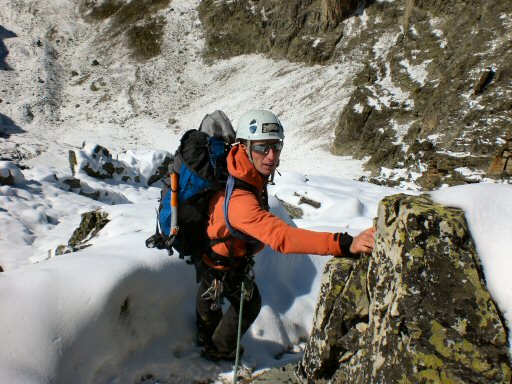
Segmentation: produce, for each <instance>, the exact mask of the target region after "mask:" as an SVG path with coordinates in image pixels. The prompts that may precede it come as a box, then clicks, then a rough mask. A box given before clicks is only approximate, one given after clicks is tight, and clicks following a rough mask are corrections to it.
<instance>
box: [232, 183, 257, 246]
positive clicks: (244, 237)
mask: <svg viewBox="0 0 512 384" xmlns="http://www.w3.org/2000/svg"><path fill="white" fill-rule="evenodd" d="M234 190H235V178H234V177H233V176H232V175H231V174H230V175H229V177H228V180H227V182H226V194H225V197H224V220H226V227H227V228H228V230H229V233H231V236H233V237H234V238H236V239H239V240H244V241H248V242H250V243H255V242H258V240H256V239H255V238H254V237H251V236H247V235H246V234H245V233H242V232H240V231H237V230H236V229H234V228H233V227H232V226H231V223H230V222H229V215H228V208H229V201H230V200H231V196H232V195H233V191H234Z"/></svg>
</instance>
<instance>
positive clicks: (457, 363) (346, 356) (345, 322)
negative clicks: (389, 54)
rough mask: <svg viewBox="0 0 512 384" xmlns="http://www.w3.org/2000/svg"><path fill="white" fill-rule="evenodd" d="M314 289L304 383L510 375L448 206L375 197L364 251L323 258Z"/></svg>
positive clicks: (500, 332)
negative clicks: (373, 227)
mask: <svg viewBox="0 0 512 384" xmlns="http://www.w3.org/2000/svg"><path fill="white" fill-rule="evenodd" d="M320 298H321V299H320V301H319V303H318V306H317V311H316V316H315V320H314V329H313V331H312V335H311V339H310V340H309V343H308V345H307V347H306V351H305V354H304V358H303V360H302V361H301V363H300V366H299V368H300V369H299V371H300V373H301V374H302V375H303V376H304V377H305V378H306V379H307V380H308V382H315V383H321V382H335V383H369V382H378V383H398V382H400V383H419V382H431V383H441V382H454V383H510V380H511V378H512V374H511V365H510V360H509V356H508V345H507V335H506V331H505V327H504V324H503V320H502V318H501V315H500V313H499V311H498V309H497V307H496V305H495V304H494V302H493V300H492V298H491V297H490V295H489V293H488V291H487V289H486V285H485V278H484V276H483V272H482V268H481V266H480V263H479V259H478V255H477V253H476V251H475V246H474V243H473V240H472V238H471V235H470V233H469V231H468V229H467V224H466V221H465V218H464V214H463V212H462V211H460V210H458V209H454V208H447V207H444V206H441V205H438V204H434V203H433V202H432V201H431V200H430V199H429V198H428V197H427V196H426V195H422V196H419V197H413V196H406V195H395V196H391V197H387V198H385V199H384V200H383V201H382V202H381V203H380V205H379V215H378V221H377V241H376V248H375V250H374V253H373V255H372V257H367V256H364V257H362V258H361V259H360V260H359V261H357V262H355V263H354V262H353V261H350V260H344V259H333V260H332V261H330V262H329V263H328V265H327V269H326V273H325V276H324V282H323V285H322V288H321V294H320Z"/></svg>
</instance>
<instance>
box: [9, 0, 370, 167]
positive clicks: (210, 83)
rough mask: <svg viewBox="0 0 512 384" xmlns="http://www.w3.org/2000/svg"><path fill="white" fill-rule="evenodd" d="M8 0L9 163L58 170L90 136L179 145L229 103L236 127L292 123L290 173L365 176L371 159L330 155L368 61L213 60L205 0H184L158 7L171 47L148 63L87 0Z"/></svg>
mask: <svg viewBox="0 0 512 384" xmlns="http://www.w3.org/2000/svg"><path fill="white" fill-rule="evenodd" d="M2 3H3V6H2V9H3V10H5V11H2V13H1V14H0V25H2V26H3V27H4V28H5V29H6V30H8V31H11V32H12V33H13V34H15V35H16V37H13V38H4V39H3V42H4V44H5V46H6V49H7V51H8V53H7V55H6V57H5V62H6V64H8V65H9V66H10V67H11V68H12V70H11V71H0V77H1V84H2V85H1V88H2V89H1V91H2V93H1V94H2V96H1V98H2V103H0V113H1V114H2V115H3V116H4V120H5V121H6V122H7V121H10V123H9V124H7V123H6V124H4V125H6V127H4V131H5V132H6V133H5V134H4V138H0V150H1V152H2V157H3V158H10V159H15V160H16V159H20V158H21V159H22V163H23V164H27V165H34V164H38V163H40V162H41V161H43V162H45V163H48V164H54V165H55V164H58V163H59V162H60V161H61V160H60V159H61V158H62V154H64V153H67V151H68V150H69V149H70V148H75V147H80V146H81V145H82V142H83V141H84V139H85V138H87V140H88V141H92V142H99V143H101V144H102V145H105V146H106V147H107V148H110V149H113V150H117V151H122V150H127V149H137V148H150V149H166V150H169V149H170V148H172V147H174V144H175V143H176V140H177V137H179V136H180V135H181V134H182V133H183V132H184V131H185V130H187V129H191V128H197V127H198V126H199V123H200V121H201V119H202V118H203V117H204V115H205V114H206V113H209V112H212V111H213V110H215V109H221V110H223V111H224V112H226V113H227V115H228V116H229V117H230V118H231V119H232V120H233V122H234V123H235V122H236V120H237V118H238V116H240V115H241V114H242V113H244V112H245V111H247V110H249V109H262V108H263V109H271V110H272V111H274V112H275V113H276V114H278V115H279V117H280V118H281V120H282V122H283V124H284V126H285V133H286V147H287V150H285V152H284V153H283V156H282V164H281V168H282V169H283V170H293V169H297V166H298V164H299V163H300V165H301V167H303V169H302V171H303V172H305V173H316V174H325V175H328V174H332V175H346V176H349V177H357V176H360V175H361V174H363V173H364V172H363V171H362V168H361V164H362V162H360V161H351V162H347V161H345V162H344V163H343V166H341V163H340V161H339V160H340V157H335V156H333V155H331V154H330V153H329V147H330V144H331V142H332V139H333V135H334V124H335V122H336V117H337V115H338V113H339V111H340V110H341V108H342V107H343V105H344V104H345V103H346V102H347V101H348V99H347V98H348V95H349V93H350V90H351V86H350V85H349V84H351V80H352V78H353V76H354V74H355V72H356V70H357V69H358V67H359V64H356V63H346V64H343V65H329V66H313V67H307V66H304V65H301V64H291V63H290V62H287V61H284V60H281V61H275V60H270V59H266V58H264V57H263V56H259V55H249V56H241V57H236V58H233V59H230V60H222V61H218V62H214V63H206V62H204V60H203V59H202V56H201V53H202V50H203V46H204V41H203V39H202V28H201V23H200V21H199V19H198V16H197V11H196V7H197V5H198V3H199V1H183V0H175V1H173V2H171V3H170V4H169V5H168V6H167V7H164V8H163V9H161V10H159V11H158V12H157V13H156V14H157V15H158V16H159V17H162V18H164V19H165V20H166V23H165V26H164V31H163V39H162V45H161V53H160V55H158V56H156V57H154V58H152V59H149V60H148V61H145V62H140V61H137V60H135V59H133V58H132V57H131V56H130V50H129V45H128V40H127V38H126V37H125V36H124V35H118V36H116V37H112V38H111V39H108V36H110V33H111V29H112V23H113V21H112V20H110V19H105V20H104V21H102V22H86V21H84V18H83V16H85V15H86V13H84V11H83V10H82V8H81V7H80V6H79V3H80V2H79V1H78V0H62V1H40V0H30V1H23V2H18V1H15V0H3V1H2ZM125 27H126V28H128V27H129V25H126V26H125ZM343 84H346V86H343ZM7 119H9V120H7ZM7 125H8V126H7ZM16 132H17V133H16ZM11 133H12V134H11ZM5 136H7V139H5ZM302 153H308V154H309V156H310V158H311V161H310V162H308V163H304V162H302V161H301V159H300V157H301V154H302ZM345 160H348V158H345Z"/></svg>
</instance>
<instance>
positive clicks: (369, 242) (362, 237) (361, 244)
mask: <svg viewBox="0 0 512 384" xmlns="http://www.w3.org/2000/svg"><path fill="white" fill-rule="evenodd" d="M375 231H376V229H375V227H370V228H368V229H365V230H364V231H363V232H361V233H360V234H359V235H357V236H355V237H354V239H353V240H352V245H351V246H350V252H351V253H355V254H357V253H372V250H373V247H374V246H375Z"/></svg>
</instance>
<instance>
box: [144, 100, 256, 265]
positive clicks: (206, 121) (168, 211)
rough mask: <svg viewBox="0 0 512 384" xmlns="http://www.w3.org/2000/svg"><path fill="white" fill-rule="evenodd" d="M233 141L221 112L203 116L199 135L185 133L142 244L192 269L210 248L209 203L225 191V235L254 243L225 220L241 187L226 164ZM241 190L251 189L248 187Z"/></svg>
mask: <svg viewBox="0 0 512 384" xmlns="http://www.w3.org/2000/svg"><path fill="white" fill-rule="evenodd" d="M234 141H235V131H234V129H233V126H232V125H231V122H230V121H229V119H228V117H227V116H226V115H225V114H224V113H223V112H222V111H219V110H217V111H215V112H213V113H211V114H207V115H206V116H205V117H204V118H203V120H202V122H201V124H200V126H199V129H197V130H196V129H191V130H189V131H187V132H185V134H184V135H183V136H182V138H181V140H180V145H179V147H178V149H177V151H176V153H175V155H174V159H173V162H172V164H171V165H170V171H171V174H170V180H169V183H168V184H167V183H166V185H165V186H164V188H163V189H162V192H161V199H160V204H159V207H158V209H157V224H156V231H155V234H154V235H153V236H151V237H150V238H148V239H147V240H146V246H147V247H148V248H158V249H166V250H167V251H168V253H169V255H172V254H173V249H174V250H176V251H178V252H179V254H180V258H182V259H184V258H185V257H187V260H186V261H187V263H189V264H193V263H194V262H195V258H196V257H197V256H199V255H201V254H202V253H204V252H207V251H208V250H209V248H210V246H211V245H213V244H212V242H211V241H210V239H209V238H208V235H207V233H206V228H207V224H208V209H209V205H210V199H211V197H212V196H213V194H214V193H215V192H217V191H218V190H220V189H223V188H226V185H227V186H228V188H227V189H226V196H227V197H226V199H225V218H226V222H227V225H228V229H229V231H230V233H231V234H232V235H233V236H234V237H237V238H242V239H243V240H247V241H254V239H252V238H249V237H247V236H245V235H243V234H242V233H240V232H238V231H236V230H234V229H233V228H232V227H231V225H230V224H229V219H228V218H227V206H228V205H229V199H230V196H231V194H232V192H233V190H234V189H235V188H239V187H240V181H238V180H236V181H235V179H234V178H233V177H232V176H230V175H229V174H228V170H227V163H226V158H227V155H228V153H229V150H230V148H231V144H233V143H234ZM242 188H244V189H250V188H249V187H247V186H244V187H242ZM253 192H254V193H257V192H256V191H253ZM242 236H243V237H242ZM227 239H228V238H226V239H219V240H215V242H216V243H218V242H221V241H226V240H227Z"/></svg>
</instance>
